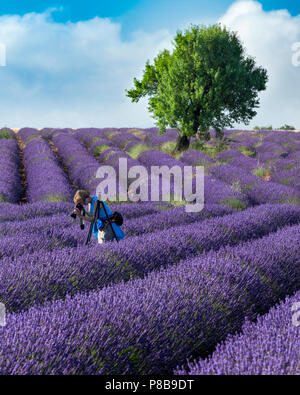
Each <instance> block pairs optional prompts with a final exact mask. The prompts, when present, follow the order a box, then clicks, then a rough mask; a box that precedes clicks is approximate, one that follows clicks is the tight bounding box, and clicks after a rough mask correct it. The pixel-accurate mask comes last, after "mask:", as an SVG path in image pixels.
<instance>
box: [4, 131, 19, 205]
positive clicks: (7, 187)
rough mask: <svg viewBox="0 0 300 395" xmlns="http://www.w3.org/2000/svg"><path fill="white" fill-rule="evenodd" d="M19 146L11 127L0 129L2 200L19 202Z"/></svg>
mask: <svg viewBox="0 0 300 395" xmlns="http://www.w3.org/2000/svg"><path fill="white" fill-rule="evenodd" d="M19 169H20V159H19V148H18V144H17V140H16V136H15V133H14V132H13V131H12V130H11V129H7V128H5V129H1V130H0V170H1V177H0V202H11V203H18V202H19V200H20V197H21V180H20V174H19Z"/></svg>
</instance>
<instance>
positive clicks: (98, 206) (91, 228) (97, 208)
mask: <svg viewBox="0 0 300 395" xmlns="http://www.w3.org/2000/svg"><path fill="white" fill-rule="evenodd" d="M100 204H102V207H103V209H104V211H105V215H106V218H107V220H108V223H109V225H110V227H111V230H112V232H113V235H114V237H115V238H116V240H117V242H119V240H118V238H117V235H116V232H115V230H114V228H113V226H112V223H111V220H110V218H109V216H108V214H107V211H106V207H105V205H104V203H103V201H102V200H101V201H100V200H97V203H96V209H95V212H94V217H93V221H92V222H91V225H90V229H89V234H88V237H87V239H86V243H85V245H88V243H89V242H90V240H91V235H92V231H93V226H94V224H95V223H96V221H97V219H98V217H99V211H100Z"/></svg>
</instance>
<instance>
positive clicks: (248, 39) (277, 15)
mask: <svg viewBox="0 0 300 395" xmlns="http://www.w3.org/2000/svg"><path fill="white" fill-rule="evenodd" d="M219 22H221V23H222V24H224V25H226V26H227V27H228V28H230V29H231V30H234V31H237V32H238V34H239V36H240V38H241V40H242V42H243V43H244V46H245V47H246V50H247V53H248V54H249V55H251V56H253V57H254V58H255V59H256V62H257V65H259V66H262V67H264V68H266V69H267V71H268V75H269V81H268V84H267V89H266V91H264V92H262V93H261V94H260V98H261V102H260V103H261V105H260V107H259V108H258V109H257V116H256V117H255V118H254V119H253V120H252V121H251V123H250V125H249V126H247V128H250V127H252V126H254V125H256V124H258V125H266V124H268V125H269V124H272V125H273V127H279V126H282V125H283V124H284V123H288V124H292V125H295V126H296V127H298V128H300V113H299V108H300V95H299V92H300V67H295V66H294V65H293V62H292V58H293V52H292V46H293V44H294V43H295V42H299V41H300V15H298V16H296V17H292V16H291V15H290V14H289V12H288V11H287V10H277V11H270V12H266V11H264V10H263V8H262V5H261V4H260V3H258V2H256V1H237V2H235V3H233V4H232V5H231V7H229V9H228V10H227V12H226V13H225V15H223V16H222V17H221V18H220V20H219ZM239 127H242V125H239Z"/></svg>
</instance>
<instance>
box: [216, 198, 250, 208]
mask: <svg viewBox="0 0 300 395" xmlns="http://www.w3.org/2000/svg"><path fill="white" fill-rule="evenodd" d="M221 204H224V205H225V206H229V207H232V208H234V209H237V210H245V208H246V205H245V203H243V202H242V201H241V200H240V199H237V198H234V197H228V198H227V199H226V200H224V201H223V202H221Z"/></svg>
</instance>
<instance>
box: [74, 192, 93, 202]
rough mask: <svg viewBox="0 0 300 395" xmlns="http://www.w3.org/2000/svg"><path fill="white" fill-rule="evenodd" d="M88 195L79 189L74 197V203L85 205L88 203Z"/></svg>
mask: <svg viewBox="0 0 300 395" xmlns="http://www.w3.org/2000/svg"><path fill="white" fill-rule="evenodd" d="M90 200H91V198H90V193H89V192H88V191H86V190H85V189H79V190H78V191H77V192H76V193H75V196H74V203H75V204H76V205H77V204H82V205H86V204H88V203H89V202H90Z"/></svg>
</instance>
